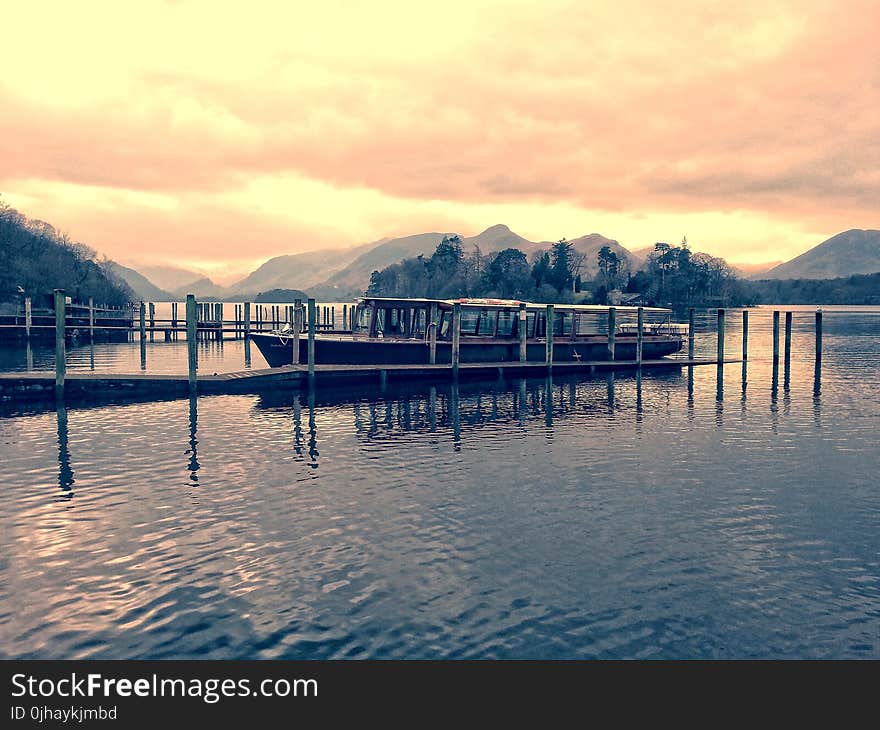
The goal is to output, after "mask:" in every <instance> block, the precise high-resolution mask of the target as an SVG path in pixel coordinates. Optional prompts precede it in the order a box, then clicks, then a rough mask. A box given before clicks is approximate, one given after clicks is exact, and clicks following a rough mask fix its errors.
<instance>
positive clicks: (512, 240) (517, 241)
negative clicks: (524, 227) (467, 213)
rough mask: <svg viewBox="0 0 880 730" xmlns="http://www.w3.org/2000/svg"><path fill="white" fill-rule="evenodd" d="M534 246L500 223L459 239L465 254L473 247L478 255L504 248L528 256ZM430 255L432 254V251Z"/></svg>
mask: <svg viewBox="0 0 880 730" xmlns="http://www.w3.org/2000/svg"><path fill="white" fill-rule="evenodd" d="M536 245H537V244H535V243H534V242H532V241H529V240H528V239H525V238H523V237H522V236H520V235H518V234H516V233H514V232H513V231H511V230H510V229H509V228H508V227H507V226H505V225H503V224H502V223H498V224H497V225H494V226H491V227H490V228H487V229H486V230H485V231H483V232H482V233H478V234H477V235H476V236H470V237H468V238H462V239H461V246H462V249H463V250H464V252H465V253H466V254H468V253H471V252H472V251H473V249H474V246H477V247H479V249H480V253H483V254H487V253H498V252H499V251H503V250H504V249H505V248H518V249H519V250H520V251H522V252H523V253H524V254H526V255H527V256H528V255H529V254H530V252H531V251H532V250H534V249H535V246H536ZM435 248H436V247H435ZM431 253H433V249H432V251H431Z"/></svg>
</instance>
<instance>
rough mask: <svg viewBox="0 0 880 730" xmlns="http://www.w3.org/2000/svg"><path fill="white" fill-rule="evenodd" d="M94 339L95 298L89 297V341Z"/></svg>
mask: <svg viewBox="0 0 880 730" xmlns="http://www.w3.org/2000/svg"><path fill="white" fill-rule="evenodd" d="M94 341H95V300H94V298H93V297H89V342H94Z"/></svg>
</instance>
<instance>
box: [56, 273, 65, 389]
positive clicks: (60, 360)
mask: <svg viewBox="0 0 880 730" xmlns="http://www.w3.org/2000/svg"><path fill="white" fill-rule="evenodd" d="M66 326H67V297H66V296H65V294H64V289H56V290H55V388H56V390H57V391H58V392H59V393H63V392H64V376H65V374H66V373H67V360H66V352H65V349H64V335H65V333H66V329H65V328H66Z"/></svg>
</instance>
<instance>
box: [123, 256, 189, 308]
mask: <svg viewBox="0 0 880 730" xmlns="http://www.w3.org/2000/svg"><path fill="white" fill-rule="evenodd" d="M107 268H108V269H109V271H111V272H112V273H113V275H114V276H117V277H119V278H120V279H122V280H123V281H124V282H125V283H126V284H128V286H129V287H130V289H131V291H132V294H133V298H134V299H135V300H140V301H142V302H170V301H173V300H174V299H175V297H174V295H173V294H171V293H170V292H167V291H165V290H164V289H161V288H159V287H158V286H156V285H155V284H154V283H153V282H152V281H150V280H149V279H148V278H147V277H146V276H144V275H143V274H141V273H140V272H139V271H135V270H134V269H131V268H129V267H128V266H123V265H122V264H118V263H116V262H115V261H110V262H108V263H107Z"/></svg>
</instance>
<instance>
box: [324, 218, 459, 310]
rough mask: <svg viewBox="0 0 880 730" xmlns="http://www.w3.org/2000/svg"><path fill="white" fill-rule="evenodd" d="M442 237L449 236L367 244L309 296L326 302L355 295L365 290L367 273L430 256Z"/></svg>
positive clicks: (413, 237)
mask: <svg viewBox="0 0 880 730" xmlns="http://www.w3.org/2000/svg"><path fill="white" fill-rule="evenodd" d="M445 235H452V234H447V233H433V232H432V233H419V234H416V235H414V236H404V237H402V238H392V239H390V240H383V241H380V242H378V243H377V244H367V246H365V247H363V248H365V249H367V250H365V251H364V252H363V253H361V254H360V255H359V256H357V257H356V258H355V259H354V260H353V261H351V263H349V264H348V265H346V266H344V267H343V268H341V269H340V270H339V271H337V272H336V273H334V274H333V275H332V276H330V277H329V278H327V279H326V280H325V281H324V282H323V283H321V284H320V285H318V286H317V287H313V288H312V290H310V293H311V294H312V296H315V297H317V298H319V299H324V300H327V301H329V300H340V299H350V298H351V297H353V296H359V295H361V294H363V293H364V291H365V290H366V288H367V285H368V284H369V282H370V274H372V273H373V272H374V271H376V270H379V269H384V268H385V267H386V266H390V265H391V264H396V263H397V262H398V261H400V260H401V259H406V258H412V257H414V256H420V255H421V256H430V255H431V254H432V253H434V249H436V248H437V244H438V243H440V241H442V240H443V236H445ZM368 247H369V248H368ZM325 256H326V253H325Z"/></svg>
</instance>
